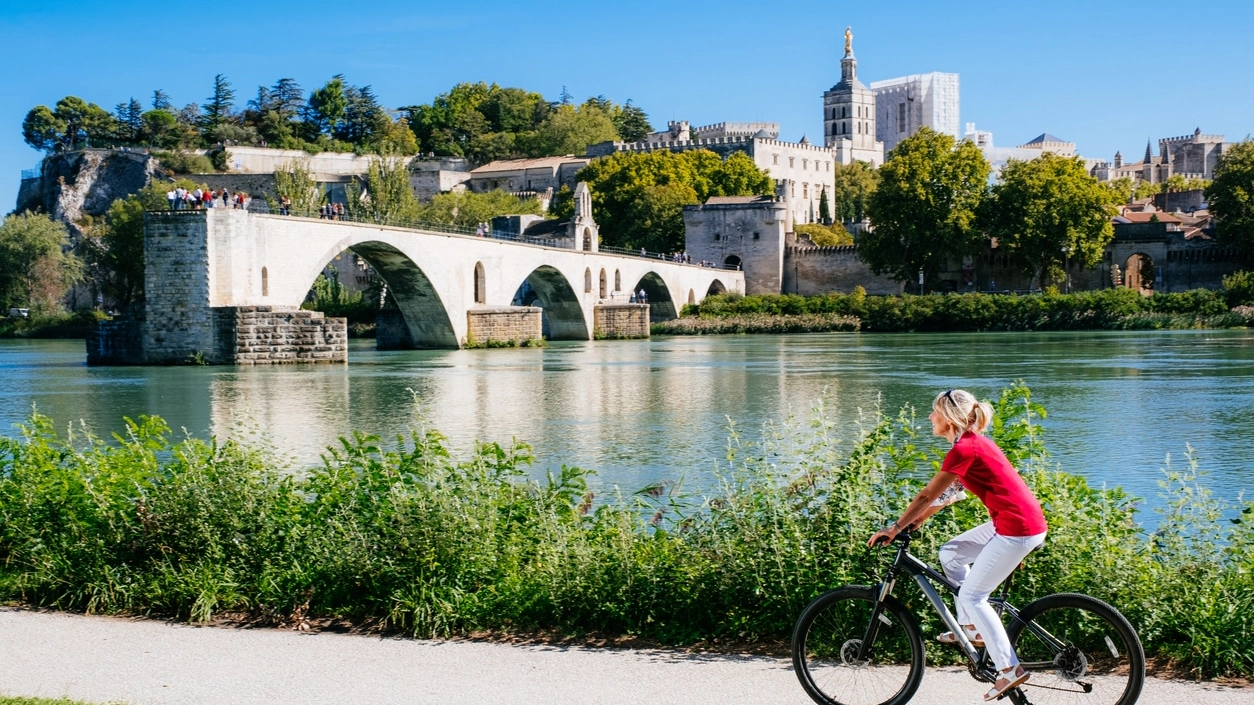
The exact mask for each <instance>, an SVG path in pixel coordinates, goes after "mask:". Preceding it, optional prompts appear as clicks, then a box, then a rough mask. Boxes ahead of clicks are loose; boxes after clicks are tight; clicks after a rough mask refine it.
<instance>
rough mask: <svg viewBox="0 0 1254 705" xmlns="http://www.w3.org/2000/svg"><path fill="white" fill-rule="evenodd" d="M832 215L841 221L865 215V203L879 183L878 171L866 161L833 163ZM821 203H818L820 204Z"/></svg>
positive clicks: (852, 219) (851, 220)
mask: <svg viewBox="0 0 1254 705" xmlns="http://www.w3.org/2000/svg"><path fill="white" fill-rule="evenodd" d="M832 176H833V177H834V181H835V183H834V184H833V188H832V205H833V208H832V211H833V212H832V216H834V217H835V219H836V220H839V221H841V222H842V223H856V222H858V221H860V220H862V219H863V218H865V217H866V214H867V203H868V202H869V201H870V198H871V194H872V193H875V187H876V186H878V185H879V182H880V177H879V172H877V171H876V170H875V168H874V167H872V166H871V165H870V164H867V163H866V162H859V161H854V162H850V163H849V164H840V163H839V162H838V163H836V164H835V165H833V172H832ZM821 205H822V204H821V203H820V206H821Z"/></svg>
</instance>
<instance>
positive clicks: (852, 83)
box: [823, 29, 884, 167]
mask: <svg viewBox="0 0 1254 705" xmlns="http://www.w3.org/2000/svg"><path fill="white" fill-rule="evenodd" d="M875 122H876V113H875V93H874V91H872V90H871V89H870V88H867V87H866V86H864V85H862V82H861V81H859V80H858V60H857V59H856V58H854V55H853V34H852V33H851V32H850V30H848V29H846V30H845V57H844V58H843V59H841V60H840V82H839V83H837V84H836V85H834V86H832V87H831V89H830V90H828V91H827V92H825V93H824V94H823V145H824V146H825V147H827V148H829V149H831V150H832V151H833V153H834V156H835V158H836V160H837V161H839V162H840V163H841V164H851V163H853V162H855V161H861V162H868V163H870V164H871V165H872V166H876V167H878V166H880V165H881V164H883V163H884V143H883V142H881V141H879V139H878V137H877V132H876V127H875Z"/></svg>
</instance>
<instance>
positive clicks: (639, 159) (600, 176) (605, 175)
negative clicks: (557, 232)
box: [553, 150, 775, 252]
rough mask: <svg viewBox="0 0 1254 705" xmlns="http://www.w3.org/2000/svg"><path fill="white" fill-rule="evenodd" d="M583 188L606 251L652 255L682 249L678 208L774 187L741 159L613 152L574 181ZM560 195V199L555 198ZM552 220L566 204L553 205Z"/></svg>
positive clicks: (691, 153)
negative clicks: (589, 193) (583, 183)
mask: <svg viewBox="0 0 1254 705" xmlns="http://www.w3.org/2000/svg"><path fill="white" fill-rule="evenodd" d="M575 178H576V179H578V180H579V181H586V182H588V187H589V189H590V190H591V191H592V212H593V215H594V216H595V218H596V220H597V223H598V224H599V225H600V228H601V241H602V242H603V243H605V244H606V245H610V246H615V247H627V248H631V249H636V248H639V247H644V248H646V249H649V250H653V251H657V252H674V251H680V250H683V249H684V221H683V207H684V206H687V205H696V204H698V203H701V202H703V201H705V199H707V198H709V197H710V196H752V195H767V194H771V193H774V190H775V184H774V182H773V181H772V180H771V178H770V176H768V175H767V174H766V173H765V172H763V171H761V170H760V169H758V168H757V167H756V166H755V165H754V164H753V161H752V160H751V159H749V157H748V156H747V155H744V154H742V153H733V154H732V155H731V156H730V157H728V159H727V160H723V159H720V158H719V156H718V155H717V154H715V153H713V152H710V151H708V150H692V151H688V152H681V153H674V152H669V151H654V152H618V153H615V154H612V155H610V156H608V157H606V158H604V159H598V160H596V161H594V162H592V163H591V164H589V165H588V166H586V167H584V168H583V169H581V170H580V171H579V173H578V174H577V175H576V177H575ZM559 195H560V194H559ZM553 205H554V210H555V211H556V212H555V214H556V215H558V217H562V216H564V215H566V216H568V215H569V213H566V212H563V211H564V209H572V210H573V206H571V205H570V199H568V198H559V199H557V203H556V204H553Z"/></svg>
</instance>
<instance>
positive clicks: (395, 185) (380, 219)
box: [347, 157, 419, 223]
mask: <svg viewBox="0 0 1254 705" xmlns="http://www.w3.org/2000/svg"><path fill="white" fill-rule="evenodd" d="M347 207H348V214H349V216H350V217H352V218H353V219H354V220H359V221H364V222H372V223H400V222H409V221H414V220H417V219H418V213H419V205H418V199H416V198H414V192H413V190H412V189H411V188H410V186H409V167H408V165H407V164H406V161H405V160H404V159H398V158H395V157H392V158H386V157H384V158H378V159H371V160H370V166H369V167H368V168H367V171H366V176H365V178H364V179H363V182H362V183H356V182H354V183H351V184H349V186H348V203H347Z"/></svg>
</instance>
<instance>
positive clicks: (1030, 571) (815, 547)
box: [0, 386, 1254, 677]
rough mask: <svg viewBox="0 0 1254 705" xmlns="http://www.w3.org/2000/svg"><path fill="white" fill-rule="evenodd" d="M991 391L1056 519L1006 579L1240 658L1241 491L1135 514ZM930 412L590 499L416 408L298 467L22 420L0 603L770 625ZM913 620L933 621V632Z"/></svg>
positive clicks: (784, 439)
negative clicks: (455, 439) (453, 439)
mask: <svg viewBox="0 0 1254 705" xmlns="http://www.w3.org/2000/svg"><path fill="white" fill-rule="evenodd" d="M995 401H996V404H995V406H996V420H995V422H994V424H993V427H992V433H993V436H994V438H995V439H996V441H997V442H998V443H999V444H1000V445H1001V446H1002V447H1003V448H1005V449H1006V452H1007V454H1008V456H1009V457H1010V458H1011V460H1012V461H1013V462H1014V463H1015V464H1016V466H1017V467H1018V468H1020V469H1021V470H1022V471H1023V473H1024V476H1025V477H1026V479H1027V480H1028V482H1029V483H1030V484H1031V486H1032V487H1033V488H1034V490H1035V492H1036V493H1037V495H1038V496H1039V497H1040V499H1041V501H1042V503H1043V505H1044V507H1045V509H1046V514H1047V516H1048V518H1049V521H1050V537H1049V541H1048V542H1047V543H1046V545H1045V547H1044V548H1043V549H1042V550H1041V551H1040V552H1039V553H1038V554H1035V555H1033V556H1032V557H1031V558H1029V559H1028V561H1027V569H1026V570H1025V571H1023V572H1022V573H1021V574H1019V575H1018V576H1017V578H1016V580H1015V584H1014V585H1015V587H1014V590H1015V592H1016V596H1015V599H1017V600H1022V601H1027V600H1028V599H1031V598H1032V597H1035V596H1040V595H1044V594H1046V593H1051V592H1057V591H1065V590H1076V591H1082V592H1087V593H1091V594H1093V595H1095V596H1097V597H1100V598H1103V599H1106V600H1109V601H1110V602H1112V603H1113V604H1115V605H1117V606H1118V607H1119V608H1120V609H1121V610H1122V611H1124V613H1125V614H1126V615H1127V616H1128V617H1129V619H1130V620H1131V621H1132V622H1133V624H1135V625H1136V626H1137V628H1138V629H1139V631H1140V635H1141V638H1142V640H1143V641H1144V643H1145V646H1146V649H1147V651H1148V652H1149V653H1150V654H1151V655H1152V656H1154V657H1155V658H1156V659H1158V660H1159V663H1160V664H1161V663H1167V662H1169V663H1170V664H1171V665H1172V666H1174V667H1176V668H1177V669H1184V670H1187V672H1189V673H1192V674H1195V675H1198V676H1207V677H1209V676H1223V675H1242V676H1246V677H1249V676H1251V675H1254V624H1251V622H1250V620H1249V617H1248V615H1249V614H1250V613H1251V609H1252V608H1254V523H1252V521H1251V520H1252V519H1254V505H1251V504H1250V503H1249V502H1248V501H1242V502H1241V503H1239V504H1228V503H1226V502H1225V501H1221V500H1220V499H1218V498H1216V497H1215V496H1213V495H1212V494H1210V493H1209V492H1208V491H1207V490H1206V489H1204V488H1203V486H1202V485H1200V484H1199V483H1198V476H1199V469H1198V467H1197V464H1196V463H1195V462H1194V461H1193V459H1191V458H1188V457H1187V456H1186V459H1185V462H1184V464H1183V465H1179V464H1174V463H1173V464H1171V465H1170V466H1169V467H1168V469H1167V470H1166V471H1165V472H1164V474H1163V481H1162V483H1161V484H1162V487H1163V494H1164V498H1163V501H1162V502H1161V506H1162V507H1163V509H1162V510H1161V512H1160V513H1159V514H1158V516H1157V517H1156V519H1157V528H1156V529H1155V530H1154V531H1153V533H1152V534H1151V533H1147V532H1146V531H1145V530H1144V529H1143V528H1142V526H1141V524H1140V523H1138V521H1139V519H1141V517H1140V516H1139V515H1138V511H1137V507H1138V502H1137V501H1136V499H1135V498H1133V497H1129V496H1127V495H1126V494H1125V493H1124V492H1122V491H1121V490H1119V489H1117V488H1114V489H1111V488H1105V487H1102V488H1098V487H1094V486H1092V485H1090V484H1089V483H1088V482H1087V481H1086V480H1085V479H1083V478H1082V477H1080V476H1078V475H1074V474H1070V473H1067V472H1064V471H1063V470H1062V469H1058V468H1056V467H1054V466H1052V465H1051V464H1050V463H1049V461H1048V457H1047V454H1046V445H1045V443H1044V437H1043V434H1042V429H1041V428H1040V427H1039V426H1038V425H1037V424H1036V420H1037V419H1039V418H1040V417H1041V416H1042V415H1043V414H1044V410H1043V409H1041V408H1040V407H1039V406H1037V405H1035V404H1034V403H1033V402H1032V399H1031V394H1030V392H1029V390H1027V389H1026V388H1024V387H1022V386H1015V387H1012V388H1010V389H1007V390H1005V391H1004V392H1003V393H1002V394H1001V395H1000V397H999V398H998V399H997V400H995ZM924 425H925V424H924ZM923 433H924V430H923V428H922V427H921V426H920V423H919V420H918V419H916V417H915V414H914V412H913V410H911V409H902V410H901V411H900V412H899V413H894V414H892V415H871V416H868V417H867V418H866V419H865V425H864V427H863V428H862V432H861V433H860V434H859V436H858V438H857V440H855V441H853V442H847V441H838V440H836V436H837V435H840V434H836V433H834V429H833V428H832V427H831V422H830V421H828V419H827V417H826V415H825V414H824V412H823V409H822V407H821V406H819V407H817V408H816V409H815V410H814V412H813V413H812V414H811V415H809V416H808V417H807V418H796V419H788V420H784V421H781V422H779V423H774V424H768V425H766V426H765V427H764V428H763V429H762V433H761V437H762V440H760V441H753V442H751V441H749V440H748V439H747V438H745V437H744V436H743V435H742V434H741V433H740V432H739V431H738V430H736V429H735V428H734V426H733V427H732V428H731V429H730V430H729V439H728V444H727V454H726V457H725V458H723V459H721V460H719V461H717V462H716V461H715V460H714V459H711V467H712V468H714V467H715V466H717V482H714V483H709V484H708V485H707V486H709V487H711V488H712V489H710V490H709V491H708V492H707V493H706V494H704V495H698V494H695V493H692V492H690V491H687V490H684V489H683V487H682V484H681V483H679V482H671V481H660V482H657V483H655V484H652V485H650V486H648V487H645V488H641V489H639V490H637V491H634V492H632V491H610V492H607V493H604V494H603V495H602V496H599V497H598V496H594V495H593V493H592V492H591V491H589V485H588V477H589V473H588V472H587V471H585V470H582V469H578V468H570V467H562V468H560V469H558V470H553V471H550V472H549V473H548V474H547V476H546V477H545V478H544V479H541V480H538V481H537V480H535V479H532V477H533V476H531V475H528V474H527V473H528V469H529V466H530V465H531V462H532V455H531V453H530V450H529V449H528V447H527V446H526V445H524V444H522V443H519V442H514V443H511V444H507V445H501V444H497V443H478V444H476V445H475V446H474V448H473V449H471V450H470V451H469V452H467V453H465V454H456V453H454V452H453V450H452V449H450V448H449V446H448V444H447V442H446V441H445V439H444V438H443V437H442V436H441V435H440V434H439V433H438V432H436V431H435V430H432V429H425V428H418V429H415V430H414V431H413V432H412V434H411V435H410V436H409V437H407V438H398V439H395V440H391V441H384V440H381V439H379V438H375V437H371V436H366V435H361V434H355V435H353V436H352V437H350V438H342V439H340V441H339V442H338V443H337V444H336V445H335V446H333V447H330V448H328V449H327V451H326V453H325V454H324V456H323V457H324V462H323V464H322V465H321V466H319V467H316V468H312V469H309V470H307V471H300V472H293V471H291V470H290V469H288V468H284V467H283V466H282V464H281V463H276V461H275V460H274V459H273V457H271V455H270V454H269V453H268V452H267V451H266V450H265V448H264V446H263V445H260V444H252V443H248V442H242V441H237V440H226V439H216V440H209V441H204V440H199V439H194V438H181V439H176V438H175V437H174V436H173V435H172V434H171V431H170V429H169V428H168V427H167V426H166V424H165V423H164V422H162V421H161V420H160V419H157V418H151V417H142V418H140V419H139V420H136V421H133V422H129V423H128V426H127V431H126V432H125V433H123V434H120V435H119V436H117V437H116V438H115V439H114V440H113V441H110V442H106V441H105V440H102V439H99V438H96V437H94V436H92V435H91V434H90V433H88V432H86V431H85V430H83V429H81V428H72V429H70V430H69V431H68V432H66V433H58V432H57V430H56V429H55V428H54V427H53V423H52V421H51V420H50V419H48V418H45V417H42V416H38V415H34V416H32V417H31V418H30V420H29V421H28V422H27V423H26V424H25V425H24V426H23V427H21V430H20V434H19V435H18V437H16V438H4V439H0V599H3V600H8V601H14V602H21V603H26V604H31V605H40V606H46V607H53V608H58V609H66V610H84V611H88V612H96V613H131V614H147V615H154V616H157V615H159V616H163V617H175V618H179V619H185V620H190V621H197V622H200V621H206V620H210V619H211V618H213V617H214V616H215V615H219V614H222V613H237V614H245V615H248V616H250V617H252V618H253V619H257V620H262V621H269V622H271V623H274V624H284V625H293V624H295V625H300V624H303V623H305V622H307V621H309V620H315V619H318V618H325V617H336V618H343V619H349V620H354V621H358V622H361V623H369V624H375V625H378V626H380V627H382V628H384V629H389V630H400V631H403V632H405V633H409V634H413V635H418V636H436V637H440V636H450V635H465V634H472V633H478V632H481V631H483V630H492V631H498V632H512V633H534V632H536V631H546V632H548V633H556V634H576V635H577V634H586V633H591V632H596V633H601V634H615V635H635V636H638V637H642V638H647V639H652V640H656V641H658V642H661V643H667V644H697V643H705V644H709V643H712V642H713V640H715V639H718V640H720V642H721V643H726V642H729V641H730V642H733V643H740V644H747V643H752V642H762V641H776V642H781V641H782V640H783V639H785V638H786V636H787V634H788V632H789V629H790V628H791V626H792V623H793V620H794V619H795V618H796V616H797V614H798V613H799V612H800V610H801V608H802V607H803V606H804V605H805V604H806V602H808V601H809V600H810V599H811V598H813V597H814V596H815V595H817V594H818V593H820V592H821V591H823V590H825V589H827V588H829V587H832V586H837V585H841V584H845V583H849V582H865V581H867V580H868V579H869V577H868V576H869V575H870V574H871V572H873V570H874V569H875V568H876V566H879V565H881V564H882V561H884V560H886V559H887V558H888V555H887V552H886V551H882V550H876V551H868V550H867V549H866V547H865V545H864V544H865V541H866V537H867V536H869V535H870V534H871V533H872V531H873V530H874V529H875V528H877V527H879V526H882V525H883V522H884V521H885V520H886V519H887V518H889V517H892V516H895V515H896V513H897V512H899V511H900V509H901V507H902V506H903V505H904V504H905V503H906V502H907V501H908V499H909V497H910V496H911V494H912V493H913V492H915V491H916V490H917V489H918V487H919V486H920V483H921V482H922V481H923V480H924V478H926V477H927V476H930V474H931V473H932V472H933V467H934V463H935V462H937V461H938V460H939V458H940V454H941V450H942V449H941V448H940V446H939V445H938V444H936V443H932V442H930V441H929V440H927V439H926V438H925V436H924V435H922V434H923ZM984 517H985V514H984V512H983V510H982V508H981V507H980V506H979V503H978V502H976V501H974V500H969V501H967V502H963V503H960V504H959V505H956V507H955V509H954V510H952V511H947V512H944V513H942V514H941V515H938V516H937V517H936V518H935V519H934V520H933V522H932V524H931V525H930V526H929V529H928V530H927V531H926V532H925V533H924V534H923V535H922V538H921V539H920V544H919V545H918V549H919V551H918V553H919V555H922V556H932V555H935V549H936V547H937V545H938V544H939V543H940V542H941V541H943V540H944V539H945V538H946V537H948V536H952V535H953V534H955V533H957V532H958V531H960V530H961V529H964V528H967V527H970V526H972V525H974V524H976V523H979V522H981V521H983V520H984ZM912 589H913V588H912V587H911V586H909V585H904V584H903V585H900V586H899V590H900V591H901V592H902V593H903V594H905V595H907V596H908V595H909V594H910V592H911V590H912ZM907 599H908V598H907ZM921 616H922V617H924V618H925V620H926V621H925V625H926V626H925V629H926V631H925V633H929V634H930V633H933V632H935V631H939V630H940V625H939V624H937V623H936V622H935V619H934V618H932V617H928V616H927V615H926V614H921ZM934 655H935V656H936V657H937V658H941V659H952V657H953V654H952V653H950V652H946V651H943V650H941V649H939V648H936V649H935V654H934Z"/></svg>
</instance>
